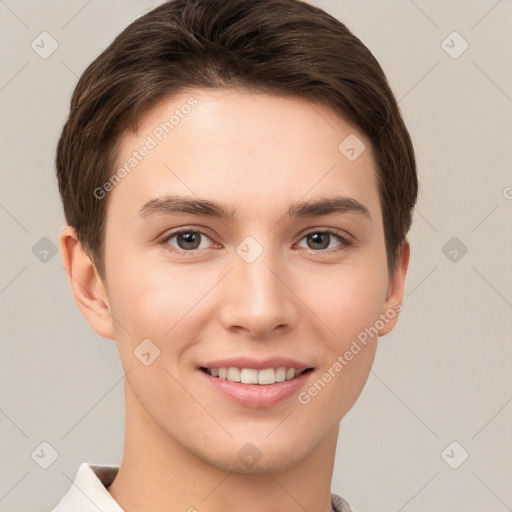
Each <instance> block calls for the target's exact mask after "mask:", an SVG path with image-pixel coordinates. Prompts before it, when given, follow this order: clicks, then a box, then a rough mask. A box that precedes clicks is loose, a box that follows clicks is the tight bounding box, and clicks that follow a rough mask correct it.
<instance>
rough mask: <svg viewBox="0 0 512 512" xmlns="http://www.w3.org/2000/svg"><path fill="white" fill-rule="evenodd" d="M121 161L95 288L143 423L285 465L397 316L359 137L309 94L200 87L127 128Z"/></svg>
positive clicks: (355, 387) (345, 397)
mask: <svg viewBox="0 0 512 512" xmlns="http://www.w3.org/2000/svg"><path fill="white" fill-rule="evenodd" d="M187 105H188V106H187ZM165 123H167V125H166V124H165ZM348 136H350V137H351V138H350V139H348V141H351V142H352V144H349V146H352V147H354V148H355V150H354V151H353V152H352V151H351V150H350V149H347V147H346V145H347V143H345V146H344V145H343V144H342V146H341V148H342V149H341V150H340V148H339V147H340V143H342V141H344V140H345V139H346V137H348ZM355 137H357V139H356V138H355ZM361 143H362V144H364V148H365V149H364V150H363V151H362V152H360V151H361V148H363V146H361V145H360V144H361ZM144 147H146V150H144V149H142V148H144ZM134 151H135V152H136V154H134ZM358 153H360V154H359V156H357V155H358ZM134 155H135V156H134ZM354 155H355V156H357V158H355V159H354V158H353V157H354ZM348 157H351V158H348ZM130 158H135V159H136V163H135V160H131V161H130ZM130 162H131V163H130ZM125 163H127V164H128V165H127V166H125V170H127V169H130V170H129V171H127V172H124V173H123V172H121V173H120V177H121V178H122V179H121V180H120V181H119V182H118V183H117V184H116V185H115V186H111V187H110V188H109V192H108V194H109V197H108V201H109V205H108V216H107V223H106V237H105V254H106V257H105V269H106V282H105V287H106V288H105V289H106V290H108V292H106V293H107V295H106V303H107V304H108V308H109V310H110V313H111V315H112V319H113V320H112V332H113V337H115V340H116V344H117V347H118V350H119V354H120V357H121V362H122V365H123V368H124V370H125V371H126V372H128V373H127V376H126V378H127V386H128V387H127V389H128V392H129V393H130V394H132V396H133V398H134V399H135V400H136V401H137V404H138V405H137V407H138V409H137V411H138V412H137V414H138V415H139V421H143V422H146V423H147V424H148V425H149V424H151V428H152V429H157V430H158V432H159V433H160V434H163V438H167V439H169V440H172V442H173V443H178V444H180V445H181V446H182V447H184V448H185V449H186V450H188V451H189V452H191V453H193V454H194V455H196V456H198V457H199V458H201V459H202V460H204V461H207V462H208V463H210V464H213V465H215V466H217V467H219V468H223V469H225V470H229V471H238V472H244V471H245V472H256V471H270V470H272V471H276V470H280V469H281V470H283V469H285V468H287V467H291V466H292V465H293V464H297V463H298V462H299V461H300V460H303V459H305V458H306V457H307V456H308V455H310V454H311V453H312V452H313V451H314V450H315V448H316V447H318V446H319V445H320V443H321V442H322V441H323V440H324V439H326V437H327V436H328V435H329V434H330V433H332V432H333V431H335V430H336V429H337V426H338V423H339V421H340V419H341V418H342V417H343V416H344V415H345V414H346V412H347V411H348V410H349V409H350V408H351V406H352V405H353V404H354V402H355V401H356V399H357V397H358V396H359V394H360V392H361V390H362V388H363V386H364V384H365V382H366V379H367V377H368V374H369V371H370V367H371V364H372V361H373V358H374V354H375V349H376V342H377V336H376V335H375V333H376V331H378V332H379V334H380V335H382V334H385V333H386V332H388V331H389V330H390V329H391V328H392V327H393V326H394V323H395V322H396V319H397V315H398V311H397V309H398V306H397V303H398V302H399V301H400V300H401V293H402V286H403V281H401V279H402V278H403V275H399V274H398V272H399V271H397V275H395V277H394V278H393V276H389V275H388V270H387V262H386V252H385V240H384V232H383V222H382V214H381V204H380V202H379V195H378V188H377V179H376V171H375V164H374V161H373V155H372V151H371V147H370V143H369V141H368V140H367V139H366V138H365V136H364V135H363V134H361V133H360V132H359V131H358V130H356V129H354V128H353V127H352V126H350V125H349V124H347V123H346V122H345V121H343V120H342V119H340V118H339V117H338V116H337V115H336V114H335V113H333V112H332V111H331V110H329V109H327V108H326V107H323V106H321V105H318V104H313V103H308V102H306V101H304V100H301V99H295V98H290V97H286V98H285V97H277V96H270V95H263V94H254V93H250V92H248V91H240V90H215V91H204V90H197V89H196V90H191V91H189V92H187V93H182V94H180V95H177V96H174V97H172V98H171V99H168V100H166V101H164V102H162V103H160V104H159V105H158V106H156V107H154V108H153V109H152V110H151V111H150V112H148V113H147V115H146V116H145V117H144V119H143V121H142V123H141V125H140V127H139V131H138V133H137V134H131V135H127V136H125V137H124V138H123V139H122V146H121V152H120V154H119V158H118V161H117V164H118V166H117V167H116V169H118V168H121V167H122V166H123V165H124V164H125ZM107 188H108V186H107ZM180 200H181V201H180ZM186 201H189V202H188V203H187V202H186ZM205 201H207V202H208V203H204V202H205ZM193 202H203V203H201V204H197V203H196V204H194V203H193ZM315 205H316V206H315ZM93 327H94V325H93ZM365 329H366V330H365ZM97 330H98V331H99V330H100V329H99V328H98V329H97ZM365 334H366V335H365ZM363 340H364V341H363ZM356 347H358V348H356ZM212 367H213V368H235V369H231V370H227V377H228V378H230V379H231V380H237V379H239V378H242V377H243V380H246V381H247V382H254V381H252V380H251V379H256V380H257V379H258V378H259V379H260V382H262V383H261V384H247V383H243V382H238V383H237V382H230V381H229V380H227V379H223V378H220V377H216V376H215V374H216V373H217V372H219V370H215V369H214V370H213V372H212V373H213V375H209V374H208V373H207V371H205V370H204V368H212ZM236 368H241V369H244V370H243V371H241V372H239V371H238V370H237V369H236ZM269 368H274V371H272V370H268V369H269ZM276 368H277V369H278V370H277V371H276V370H275V369H276ZM279 368H281V369H279ZM282 368H285V369H286V370H283V369H282ZM290 368H295V369H296V370H297V371H295V372H294V371H293V370H290V371H288V369H290ZM258 369H267V370H266V371H264V372H257V371H256V370H258ZM302 370H306V371H305V372H304V373H302V374H301V375H299V372H301V371H302ZM224 373H225V370H220V374H221V377H224V376H225V375H224ZM283 374H285V376H288V377H289V378H290V377H293V378H290V380H285V381H283V382H277V383H274V384H263V382H273V381H274V380H275V379H276V378H277V380H282V379H283V378H284V377H283ZM295 374H297V376H295ZM266 379H269V380H266ZM283 418H284V420H283ZM248 443H252V444H248ZM246 453H248V454H249V455H253V456H256V457H260V456H261V459H260V460H259V462H258V464H257V465H254V466H251V465H250V464H247V463H246V462H245V463H244V460H246V459H244V457H243V455H244V454H246ZM258 454H259V455H258Z"/></svg>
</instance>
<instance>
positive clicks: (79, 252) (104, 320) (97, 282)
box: [59, 226, 115, 340]
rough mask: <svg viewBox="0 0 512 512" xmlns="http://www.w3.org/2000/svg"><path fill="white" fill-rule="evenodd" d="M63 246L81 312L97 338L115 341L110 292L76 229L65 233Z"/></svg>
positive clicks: (67, 269) (69, 227)
mask: <svg viewBox="0 0 512 512" xmlns="http://www.w3.org/2000/svg"><path fill="white" fill-rule="evenodd" d="M59 244H60V251H61V254H62V263H63V266H64V270H65V271H66V274H67V277H68V282H69V285H70V286H71V291H72V292H73V296H74V298H75V302H76V304H77V306H78V308H79V309H80V311H81V312H82V314H83V315H84V317H85V319H86V320H87V322H88V323H89V325H90V326H91V327H92V328H93V330H94V331H95V332H96V333H97V334H99V335H100V336H102V337H103V338H110V339H112V340H114V339H115V336H114V333H115V331H114V323H113V319H112V315H111V311H110V302H109V298H108V294H107V292H106V288H105V286H104V284H103V281H102V280H101V278H100V276H99V274H98V272H97V270H96V267H95V265H94V264H93V263H92V262H91V260H90V258H89V256H88V255H87V253H86V252H85V250H84V248H83V247H82V244H81V243H80V242H79V240H78V237H77V234H76V231H75V229H74V228H73V227H72V226H66V227H65V228H64V229H62V231H61V232H60V235H59Z"/></svg>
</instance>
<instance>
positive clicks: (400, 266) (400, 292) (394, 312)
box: [379, 239, 411, 336]
mask: <svg viewBox="0 0 512 512" xmlns="http://www.w3.org/2000/svg"><path fill="white" fill-rule="evenodd" d="M410 251H411V250H410V247H409V242H408V241H407V239H406V240H404V242H402V245H401V246H400V248H399V250H398V252H397V255H396V261H395V271H394V272H393V274H392V275H391V276H390V279H389V285H388V291H387V297H386V300H385V302H384V306H383V309H382V311H381V313H382V315H381V318H383V319H384V320H385V321H384V322H383V323H384V327H383V328H382V329H379V336H384V335H386V334H388V333H389V332H390V331H392V330H393V329H394V327H395V325H396V323H397V321H398V315H399V312H400V311H401V310H402V300H403V297H404V285H405V275H406V273H407V267H408V265H409V256H410Z"/></svg>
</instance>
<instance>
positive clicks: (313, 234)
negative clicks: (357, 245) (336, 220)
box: [302, 229, 353, 252]
mask: <svg viewBox="0 0 512 512" xmlns="http://www.w3.org/2000/svg"><path fill="white" fill-rule="evenodd" d="M333 237H334V238H336V239H337V240H338V241H339V244H338V246H337V247H334V248H333V247H330V248H329V245H330V243H331V242H332V238H333ZM304 239H306V243H307V244H308V245H307V248H308V249H312V250H313V251H320V252H330V250H331V249H334V250H339V249H341V250H343V249H346V248H348V247H350V246H352V245H353V242H352V240H350V239H349V238H348V237H346V236H343V235H342V234H341V233H339V232H338V231H334V230H332V229H325V230H316V231H310V232H309V233H306V234H305V235H304V237H303V238H302V240H304ZM325 249H329V251H325Z"/></svg>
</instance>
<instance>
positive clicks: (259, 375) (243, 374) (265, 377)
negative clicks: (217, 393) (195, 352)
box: [199, 366, 313, 386]
mask: <svg viewBox="0 0 512 512" xmlns="http://www.w3.org/2000/svg"><path fill="white" fill-rule="evenodd" d="M199 369H200V370H201V371H203V372H204V373H206V374H208V375H210V376H211V377H215V378H217V379H220V380H227V381H229V382H237V383H240V384H253V385H254V384H256V385H260V386H268V385H271V384H276V383H280V382H285V381H290V380H294V379H297V378H298V377H300V376H301V375H303V374H305V373H309V372H311V371H313V368H287V367H284V366H279V367H276V368H265V369H262V370H258V369H256V368H237V367H233V366H230V367H226V368H205V367H200V368H199Z"/></svg>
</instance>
